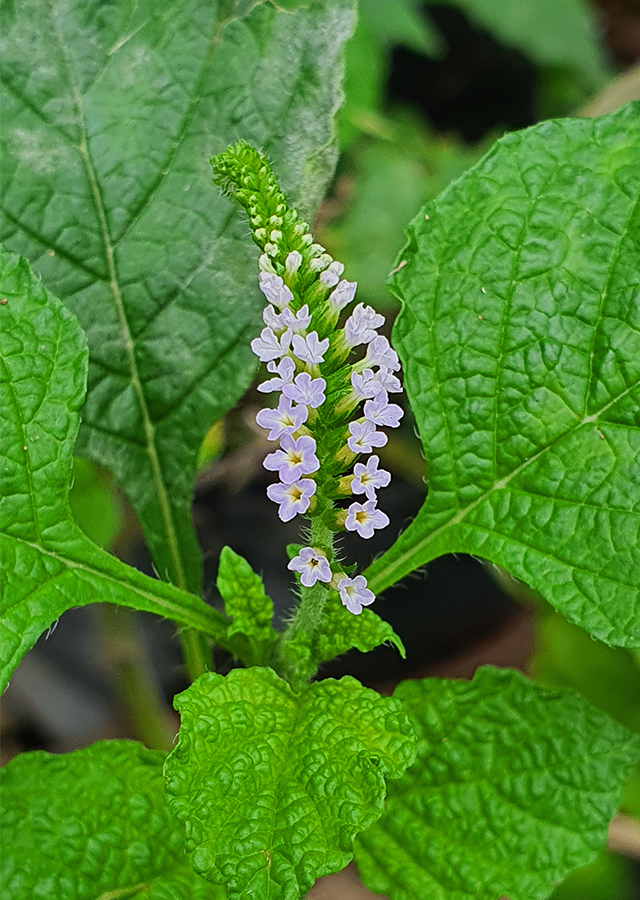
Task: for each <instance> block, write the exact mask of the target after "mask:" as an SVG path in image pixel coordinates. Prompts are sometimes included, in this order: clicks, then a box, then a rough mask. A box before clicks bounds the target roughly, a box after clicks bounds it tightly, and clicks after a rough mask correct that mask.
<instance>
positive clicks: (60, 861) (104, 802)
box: [0, 741, 224, 900]
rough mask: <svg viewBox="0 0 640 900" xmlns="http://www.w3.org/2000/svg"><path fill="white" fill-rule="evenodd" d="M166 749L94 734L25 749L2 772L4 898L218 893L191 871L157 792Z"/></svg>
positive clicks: (204, 898) (210, 897)
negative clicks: (70, 743)
mask: <svg viewBox="0 0 640 900" xmlns="http://www.w3.org/2000/svg"><path fill="white" fill-rule="evenodd" d="M164 759H165V754H164V753H160V752H158V751H155V750H147V749H146V748H145V747H143V746H142V744H136V743H135V742H133V741H99V742H98V743H96V744H93V745H92V746H91V747H87V748H86V749H85V750H76V751H75V752H74V753H67V754H64V755H58V756H54V755H53V754H50V753H44V752H42V751H39V750H38V751H36V752H34V753H24V754H23V755H22V756H18V757H16V758H15V759H13V760H12V761H11V762H10V763H8V765H6V766H5V767H4V768H3V770H2V774H1V778H0V782H1V784H2V819H3V839H2V857H1V862H0V884H1V885H2V890H3V894H2V896H3V897H4V898H5V900H34V898H36V897H42V898H45V897H50V898H51V900H54V898H55V900H96V898H98V897H103V898H107V897H109V898H113V900H119V898H122V900H124V898H127V900H129V898H140V900H142V898H144V900H222V897H223V896H224V895H223V893H222V892H221V891H219V889H218V888H216V887H215V886H213V885H211V884H208V883H207V882H206V881H204V880H203V879H202V878H200V876H199V875H196V873H195V872H194V871H193V869H192V868H191V866H190V865H189V862H188V860H187V856H186V854H185V850H184V834H183V830H182V828H181V826H180V824H179V822H177V821H176V819H175V818H174V816H173V814H172V813H171V810H170V809H169V808H168V806H167V804H166V801H165V799H164V784H163V779H162V763H163V761H164Z"/></svg>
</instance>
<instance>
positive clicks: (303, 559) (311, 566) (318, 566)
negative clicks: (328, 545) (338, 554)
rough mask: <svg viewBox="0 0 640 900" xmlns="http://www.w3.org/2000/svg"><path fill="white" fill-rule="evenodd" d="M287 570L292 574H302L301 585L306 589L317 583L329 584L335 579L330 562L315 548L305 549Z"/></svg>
mask: <svg viewBox="0 0 640 900" xmlns="http://www.w3.org/2000/svg"><path fill="white" fill-rule="evenodd" d="M287 568H288V569H291V571H292V572H300V583H301V584H303V585H304V587H313V585H314V584H315V583H316V581H325V582H329V581H331V579H332V577H333V575H332V573H331V567H330V565H329V560H328V559H327V557H326V556H323V555H322V554H321V553H318V552H317V551H316V550H314V549H313V547H303V548H302V550H301V551H300V553H299V554H298V555H297V556H295V557H294V558H293V559H292V560H291V562H290V563H289V565H288V566H287Z"/></svg>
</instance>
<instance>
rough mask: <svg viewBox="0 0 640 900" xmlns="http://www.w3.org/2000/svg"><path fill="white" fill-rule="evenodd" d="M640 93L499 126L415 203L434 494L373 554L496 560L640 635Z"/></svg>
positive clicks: (627, 633)
mask: <svg viewBox="0 0 640 900" xmlns="http://www.w3.org/2000/svg"><path fill="white" fill-rule="evenodd" d="M639 147H640V104H630V105H629V106H627V107H625V108H624V109H623V110H621V111H620V112H618V113H615V114H613V115H611V116H603V117H602V118H600V119H589V120H578V119H568V120H560V121H552V122H546V123H543V124H542V125H538V126H536V127H534V128H531V129H529V130H527V131H524V132H520V133H516V134H511V135H508V136H506V137H505V138H503V139H502V140H500V141H498V143H497V144H496V145H495V147H494V148H493V150H492V151H491V152H490V153H489V154H488V155H487V156H486V157H485V158H484V159H483V160H482V161H481V162H480V163H478V165H477V166H475V167H474V168H473V169H471V170H470V171H469V172H467V173H466V174H465V175H463V176H462V178H461V179H460V180H459V181H457V182H456V183H454V184H453V185H451V186H450V187H449V188H448V189H447V190H446V191H445V192H444V193H443V194H442V195H441V197H440V198H439V199H438V200H436V201H435V202H434V203H432V204H427V206H426V207H425V208H424V210H423V211H422V212H421V213H420V214H419V215H418V216H417V218H416V219H414V220H413V222H412V223H411V225H410V227H409V231H408V237H409V243H408V246H407V247H406V248H405V250H404V251H403V253H402V254H401V262H400V265H401V268H400V270H399V271H398V272H397V274H396V276H395V278H394V280H393V285H392V286H393V289H394V291H395V292H396V293H397V294H398V296H399V298H400V299H401V300H402V301H403V310H402V312H401V314H400V316H399V318H398V322H397V325H396V329H395V344H396V347H397V349H398V350H399V352H400V355H401V357H402V359H403V363H404V373H405V383H406V389H407V393H408V395H409V399H410V402H411V404H412V407H413V410H414V413H415V417H416V422H417V425H418V429H419V431H420V436H421V438H422V442H423V445H424V450H425V455H426V459H427V475H428V479H429V495H428V497H427V500H426V503H425V505H424V506H423V508H422V510H421V511H420V513H419V514H418V516H417V517H416V519H415V520H414V522H413V523H412V524H411V525H410V526H409V528H408V529H407V530H406V531H405V532H404V534H402V535H401V537H400V538H399V540H398V541H397V542H396V544H395V545H394V546H393V547H392V548H391V549H390V550H389V551H388V553H386V554H385V555H384V556H383V557H382V558H381V559H380V560H378V561H377V562H376V563H374V565H373V566H372V567H371V569H370V570H369V572H368V573H367V576H368V579H369V582H370V587H371V589H372V590H373V591H375V593H380V591H382V590H383V589H384V588H385V587H387V586H389V585H390V584H393V583H394V582H395V581H397V580H398V579H399V578H401V577H402V576H403V575H406V574H407V573H408V572H410V571H411V570H412V569H415V568H417V567H418V566H421V565H423V564H424V563H426V562H428V561H429V560H430V559H433V558H435V557H436V556H440V555H441V554H443V553H448V552H455V551H462V552H467V553H473V554H477V555H478V556H481V557H484V558H485V559H488V560H491V561H492V562H494V563H497V564H499V565H501V566H503V567H504V568H505V569H507V570H508V571H509V572H511V574H512V575H514V576H516V577H518V578H520V579H522V580H523V581H525V582H526V583H527V584H529V585H530V586H531V587H532V588H534V589H536V590H538V591H540V593H541V594H542V595H543V596H544V597H546V599H547V600H549V601H550V602H551V603H552V604H553V605H554V606H555V607H556V608H557V609H558V610H559V611H560V612H562V613H563V614H564V615H565V616H567V618H569V619H571V620H572V621H573V622H575V623H576V624H578V625H580V626H582V627H583V628H585V629H587V630H588V631H589V632H590V633H591V634H593V635H595V636H596V637H598V638H600V640H602V641H604V642H605V643H609V644H618V645H626V646H637V645H640V479H639V478H638V471H639V467H638V463H639V460H640V306H639V305H638V296H639V292H640V246H639V244H638V234H639V233H640V200H639V198H640V154H639V153H638V148H639Z"/></svg>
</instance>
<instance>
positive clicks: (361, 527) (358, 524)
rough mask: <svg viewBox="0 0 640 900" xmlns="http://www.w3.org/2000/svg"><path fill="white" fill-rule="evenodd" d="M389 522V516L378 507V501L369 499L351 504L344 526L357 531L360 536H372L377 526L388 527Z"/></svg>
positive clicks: (348, 529)
mask: <svg viewBox="0 0 640 900" xmlns="http://www.w3.org/2000/svg"><path fill="white" fill-rule="evenodd" d="M388 524H389V516H387V515H386V513H383V512H382V510H380V509H376V501H375V500H367V501H366V503H352V504H351V506H350V507H349V509H348V510H347V518H346V519H345V523H344V527H345V528H346V529H347V531H357V532H358V534H359V535H360V537H363V538H370V537H373V532H374V531H375V529H376V528H386V526H387V525H388Z"/></svg>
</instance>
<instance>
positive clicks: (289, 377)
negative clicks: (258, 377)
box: [258, 356, 296, 394]
mask: <svg viewBox="0 0 640 900" xmlns="http://www.w3.org/2000/svg"><path fill="white" fill-rule="evenodd" d="M267 370H268V371H269V372H274V373H276V372H277V374H278V376H279V377H277V378H269V380H268V381H263V382H262V384H259V385H258V390H259V391H261V392H262V393H263V394H268V393H269V392H270V391H281V390H283V388H284V386H285V384H291V382H292V381H293V376H294V374H295V371H296V364H295V363H294V361H293V360H292V359H291V357H290V356H285V357H284V359H281V360H280V362H279V363H277V364H276V363H275V362H268V363H267Z"/></svg>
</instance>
